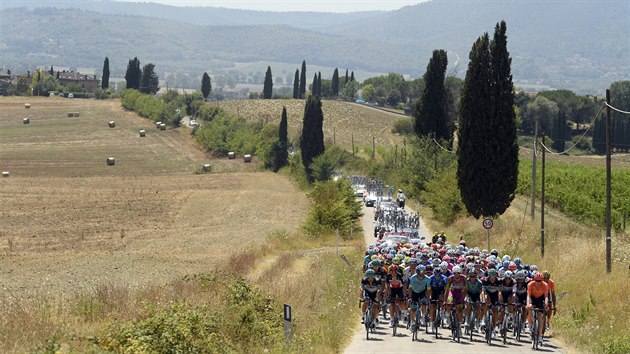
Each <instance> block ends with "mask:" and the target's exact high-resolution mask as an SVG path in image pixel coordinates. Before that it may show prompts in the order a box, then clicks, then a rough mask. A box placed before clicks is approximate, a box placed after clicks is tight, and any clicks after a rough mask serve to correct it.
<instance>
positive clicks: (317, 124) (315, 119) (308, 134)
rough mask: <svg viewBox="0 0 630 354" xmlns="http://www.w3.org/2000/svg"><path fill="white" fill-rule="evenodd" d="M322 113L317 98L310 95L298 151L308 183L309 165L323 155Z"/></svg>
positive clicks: (310, 176)
mask: <svg viewBox="0 0 630 354" xmlns="http://www.w3.org/2000/svg"><path fill="white" fill-rule="evenodd" d="M323 123H324V113H323V112H322V102H321V100H320V99H319V97H317V96H314V95H311V96H309V97H308V99H307V100H306V105H305V106H304V121H303V125H302V137H301V138H300V149H301V151H302V164H303V165H304V170H305V171H306V175H307V177H308V180H309V181H311V182H312V181H313V171H312V170H311V163H313V159H315V158H316V157H317V156H319V155H321V154H322V153H324V130H323Z"/></svg>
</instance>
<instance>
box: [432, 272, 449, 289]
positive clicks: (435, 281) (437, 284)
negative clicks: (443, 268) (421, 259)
mask: <svg viewBox="0 0 630 354" xmlns="http://www.w3.org/2000/svg"><path fill="white" fill-rule="evenodd" d="M446 280H447V278H446V276H445V275H443V274H433V275H432V276H431V277H429V281H430V285H431V287H432V288H443V287H445V286H446Z"/></svg>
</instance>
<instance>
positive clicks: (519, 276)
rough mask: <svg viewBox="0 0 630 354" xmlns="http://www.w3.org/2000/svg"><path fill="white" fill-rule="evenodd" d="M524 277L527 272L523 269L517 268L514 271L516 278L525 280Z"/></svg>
mask: <svg viewBox="0 0 630 354" xmlns="http://www.w3.org/2000/svg"><path fill="white" fill-rule="evenodd" d="M526 277H527V274H526V273H525V271H524V270H519V271H518V272H516V280H525V278H526Z"/></svg>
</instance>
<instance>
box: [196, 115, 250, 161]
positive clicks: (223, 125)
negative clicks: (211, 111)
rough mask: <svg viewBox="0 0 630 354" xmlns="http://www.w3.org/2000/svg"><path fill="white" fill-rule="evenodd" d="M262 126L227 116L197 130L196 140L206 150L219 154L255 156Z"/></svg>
mask: <svg viewBox="0 0 630 354" xmlns="http://www.w3.org/2000/svg"><path fill="white" fill-rule="evenodd" d="M261 129H262V128H261V126H260V125H258V124H253V123H249V122H247V121H246V120H245V119H242V118H241V119H239V118H236V117H232V116H229V115H227V114H218V115H216V116H215V118H214V119H213V120H212V121H211V122H209V123H206V124H203V125H202V126H201V127H200V128H198V129H196V130H195V138H196V139H197V141H198V142H199V144H201V146H203V147H204V148H205V149H206V150H208V151H212V152H214V153H219V154H223V155H225V154H227V153H228V152H230V151H234V152H236V153H237V154H255V153H256V147H257V145H258V141H259V138H258V134H259V133H260V131H261Z"/></svg>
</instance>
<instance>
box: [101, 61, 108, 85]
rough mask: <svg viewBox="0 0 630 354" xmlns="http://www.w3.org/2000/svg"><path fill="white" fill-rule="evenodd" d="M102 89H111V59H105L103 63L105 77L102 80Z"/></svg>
mask: <svg viewBox="0 0 630 354" xmlns="http://www.w3.org/2000/svg"><path fill="white" fill-rule="evenodd" d="M101 88H102V89H103V90H106V89H108V88H109V58H108V57H105V61H104V62H103V76H102V78H101Z"/></svg>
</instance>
